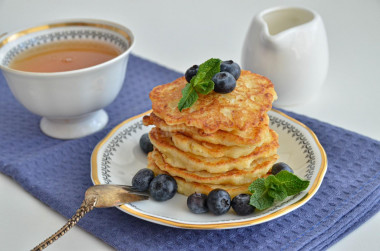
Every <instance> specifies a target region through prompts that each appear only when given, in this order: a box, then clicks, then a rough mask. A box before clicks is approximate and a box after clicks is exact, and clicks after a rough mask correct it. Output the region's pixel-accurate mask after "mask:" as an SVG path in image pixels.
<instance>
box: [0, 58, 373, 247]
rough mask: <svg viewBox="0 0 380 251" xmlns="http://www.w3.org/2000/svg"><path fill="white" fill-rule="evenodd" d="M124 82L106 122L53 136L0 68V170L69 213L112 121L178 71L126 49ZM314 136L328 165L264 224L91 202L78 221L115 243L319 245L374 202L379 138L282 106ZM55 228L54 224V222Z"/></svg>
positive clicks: (133, 111)
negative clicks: (138, 213)
mask: <svg viewBox="0 0 380 251" xmlns="http://www.w3.org/2000/svg"><path fill="white" fill-rule="evenodd" d="M127 71H128V72H127V77H126V80H125V85H124V87H123V89H122V90H121V93H120V95H119V96H118V98H117V99H116V100H115V101H114V102H113V103H112V104H111V105H110V106H108V107H107V109H106V110H107V112H108V113H109V116H110V123H109V124H108V126H107V127H106V128H105V129H103V130H102V131H100V132H98V133H96V134H94V135H90V136H88V137H85V138H81V139H75V140H66V141H63V140H57V139H52V138H49V137H47V136H45V135H44V134H43V133H42V132H41V131H40V129H39V121H40V117H38V116H36V115H33V114H31V113H30V112H28V111H27V110H26V109H25V108H23V107H22V106H21V105H20V104H19V103H18V102H17V101H16V100H15V98H14V97H13V96H12V94H11V92H10V90H9V88H8V86H7V85H6V83H5V80H4V78H3V76H2V75H0V143H1V147H0V171H1V172H3V173H4V174H6V175H9V176H11V177H12V178H13V179H14V180H16V181H17V182H18V183H20V185H21V186H23V187H24V189H25V190H26V191H28V192H29V193H30V194H32V195H33V196H35V197H36V198H38V199H39V200H41V201H42V202H44V203H46V204H47V205H49V206H50V207H51V208H52V209H54V210H56V211H58V212H59V213H60V214H62V215H64V216H65V217H67V218H70V217H71V216H72V215H73V214H74V213H75V211H76V209H77V208H78V207H79V206H80V204H81V202H82V200H83V197H84V192H85V191H86V189H87V188H88V187H89V186H91V185H92V182H91V178H90V156H91V153H92V150H93V149H94V147H95V145H96V144H97V143H98V142H99V141H100V140H101V139H102V138H103V137H104V136H105V135H106V134H107V133H108V132H109V131H110V130H111V129H112V128H113V127H114V126H115V125H117V124H118V123H120V122H122V121H123V120H125V119H127V118H129V117H132V116H134V115H137V114H140V113H142V112H145V111H146V110H149V109H150V108H151V103H150V100H149V98H148V94H149V92H150V90H151V89H152V88H153V87H154V86H156V85H160V84H164V83H167V82H170V81H172V80H174V79H176V78H177V77H179V76H180V75H181V74H180V73H178V72H174V71H172V70H170V69H167V68H164V67H162V66H159V65H157V64H155V63H152V62H149V61H147V60H144V59H142V58H139V57H137V56H134V55H131V56H130V61H129V64H128V70H127ZM286 113H287V114H288V115H290V116H292V117H294V118H295V119H297V120H299V121H301V122H303V123H304V124H306V125H307V126H308V127H310V128H311V129H312V130H313V131H314V132H315V133H316V135H317V136H318V138H319V140H320V142H321V144H322V145H323V147H324V148H325V150H326V152H327V156H328V162H329V163H328V169H327V173H326V176H325V178H324V180H323V182H322V185H321V187H320V189H319V190H318V192H317V193H316V194H315V196H314V197H313V198H312V199H311V200H310V201H309V202H308V203H307V204H305V205H304V206H302V207H300V208H299V209H297V210H295V211H293V212H291V213H289V214H287V215H286V216H282V217H280V218H278V219H275V220H272V221H270V222H267V223H263V224H260V225H255V226H251V227H244V228H239V229H230V230H202V231H201V230H186V229H176V228H171V227H165V226H161V225H158V224H154V223H150V222H147V221H144V220H140V219H138V218H135V217H133V216H130V215H128V214H125V213H123V212H121V211H119V210H118V209H116V208H109V209H95V210H93V211H92V212H90V213H89V214H88V215H87V216H86V217H84V218H83V219H82V220H81V221H80V222H79V225H80V226H81V227H82V228H83V229H85V230H86V231H88V232H90V233H92V234H93V235H95V236H97V237H98V238H100V239H102V240H103V241H105V242H106V243H108V244H109V245H111V246H112V247H115V248H116V249H118V250H174V249H175V250H177V249H178V250H199V249H201V250H203V249H207V250H216V249H218V250H219V249H222V250H227V249H241V250H246V249H254V250H256V249H257V250H279V249H284V250H285V249H290V250H299V249H303V250H322V249H326V248H327V247H329V246H331V245H332V244H334V243H335V242H337V241H339V240H340V239H341V238H343V237H344V236H345V235H347V234H348V233H350V232H351V231H353V230H354V229H356V228H357V227H358V226H360V225H361V224H362V223H363V222H365V221H366V220H367V219H369V218H370V217H371V216H372V215H374V214H375V213H376V212H378V211H379V209H380V203H379V201H380V142H378V141H375V140H373V139H370V138H368V137H364V136H361V135H359V134H356V133H353V132H350V131H347V130H344V129H341V128H337V127H335V126H333V125H330V124H327V123H323V122H320V121H318V120H315V119H312V118H308V117H306V116H302V115H298V114H294V113H291V112H286ZM58 227H60V226H58Z"/></svg>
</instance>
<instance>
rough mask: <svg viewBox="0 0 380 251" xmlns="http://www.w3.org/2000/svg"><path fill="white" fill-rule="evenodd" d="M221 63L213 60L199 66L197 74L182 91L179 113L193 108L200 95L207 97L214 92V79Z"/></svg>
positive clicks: (218, 60)
mask: <svg viewBox="0 0 380 251" xmlns="http://www.w3.org/2000/svg"><path fill="white" fill-rule="evenodd" d="M221 62H222V60H220V59H217V58H211V59H209V60H207V61H206V62H204V63H203V64H201V65H200V66H199V68H198V72H197V74H196V75H195V76H194V77H193V78H192V79H191V80H190V83H188V84H186V86H185V88H184V89H183V90H182V98H181V99H180V101H179V102H178V109H179V111H182V110H183V109H185V108H189V107H191V106H192V105H193V104H194V103H195V102H196V101H197V99H198V93H200V94H204V95H206V94H209V93H210V92H211V91H212V90H214V82H213V81H212V77H213V76H214V75H215V74H216V73H218V72H220V64H221Z"/></svg>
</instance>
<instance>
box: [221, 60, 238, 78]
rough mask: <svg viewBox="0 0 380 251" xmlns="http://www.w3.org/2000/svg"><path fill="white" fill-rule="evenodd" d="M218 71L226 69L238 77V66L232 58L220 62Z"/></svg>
mask: <svg viewBox="0 0 380 251" xmlns="http://www.w3.org/2000/svg"><path fill="white" fill-rule="evenodd" d="M220 71H221V72H222V71H226V72H229V73H231V74H232V76H234V78H235V79H236V80H238V78H239V77H240V72H241V70H240V66H239V65H238V64H237V63H235V62H234V61H232V60H228V61H223V62H222V63H221V64H220Z"/></svg>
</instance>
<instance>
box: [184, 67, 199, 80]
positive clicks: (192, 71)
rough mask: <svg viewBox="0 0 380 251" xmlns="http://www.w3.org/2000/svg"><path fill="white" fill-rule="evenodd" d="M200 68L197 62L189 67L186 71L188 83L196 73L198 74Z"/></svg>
mask: <svg viewBox="0 0 380 251" xmlns="http://www.w3.org/2000/svg"><path fill="white" fill-rule="evenodd" d="M198 68H199V66H198V65H196V64H195V65H193V66H191V67H190V68H189V69H187V71H186V72H185V78H186V81H187V82H188V83H190V81H191V79H192V78H193V77H194V76H195V75H197V72H198Z"/></svg>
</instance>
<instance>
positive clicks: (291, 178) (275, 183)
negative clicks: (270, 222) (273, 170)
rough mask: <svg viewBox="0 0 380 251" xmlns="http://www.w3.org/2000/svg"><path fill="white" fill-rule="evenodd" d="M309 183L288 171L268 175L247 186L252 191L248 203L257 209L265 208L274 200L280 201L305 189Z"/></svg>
mask: <svg viewBox="0 0 380 251" xmlns="http://www.w3.org/2000/svg"><path fill="white" fill-rule="evenodd" d="M309 183H310V181H308V180H301V179H300V178H298V177H297V176H296V175H294V174H292V173H290V172H288V171H281V172H279V173H278V174H276V175H269V176H268V177H266V178H265V179H264V178H259V179H256V180H255V181H253V182H252V184H251V185H250V186H249V188H248V190H249V191H250V192H251V193H252V195H251V199H250V204H251V205H252V206H254V207H256V208H257V209H259V210H264V209H267V208H269V207H271V206H272V205H273V203H274V201H275V200H277V201H281V200H284V199H285V198H286V197H288V196H290V195H294V194H297V193H299V192H301V191H303V190H305V189H306V188H307V187H308V186H309Z"/></svg>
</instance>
